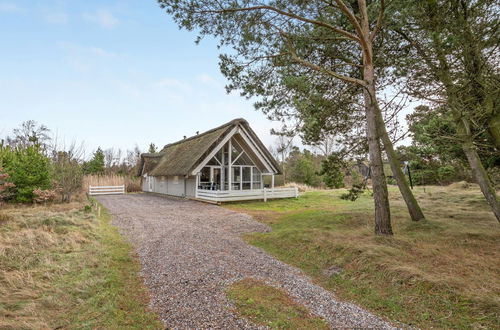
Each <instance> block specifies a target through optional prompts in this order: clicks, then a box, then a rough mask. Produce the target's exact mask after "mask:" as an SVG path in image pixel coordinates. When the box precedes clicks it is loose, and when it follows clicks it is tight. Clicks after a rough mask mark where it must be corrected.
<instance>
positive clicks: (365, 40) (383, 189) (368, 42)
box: [358, 0, 392, 235]
mask: <svg viewBox="0 0 500 330" xmlns="http://www.w3.org/2000/svg"><path fill="white" fill-rule="evenodd" d="M358 5H359V9H360V13H361V21H360V27H361V29H360V31H359V33H360V35H359V37H360V38H361V40H362V42H361V47H362V49H363V80H364V82H365V83H366V85H365V86H364V87H365V88H364V91H363V96H364V100H365V112H366V135H367V138H368V153H369V155H370V170H371V178H372V186H373V201H374V203H375V234H377V235H392V226H391V209H390V207H389V192H388V191H387V182H386V180H385V175H384V164H383V162H382V148H381V147H380V130H379V128H378V126H379V123H378V117H377V108H376V103H374V102H373V100H374V99H372V97H371V96H370V91H375V68H374V67H373V46H372V39H371V38H370V23H369V20H368V8H367V6H366V1H365V0H358Z"/></svg>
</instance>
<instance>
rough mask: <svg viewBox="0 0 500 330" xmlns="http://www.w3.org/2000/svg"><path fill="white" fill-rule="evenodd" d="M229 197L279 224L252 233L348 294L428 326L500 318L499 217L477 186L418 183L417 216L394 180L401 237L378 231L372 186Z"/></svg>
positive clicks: (252, 238)
mask: <svg viewBox="0 0 500 330" xmlns="http://www.w3.org/2000/svg"><path fill="white" fill-rule="evenodd" d="M344 192H345V190H334V191H314V192H308V193H304V194H303V195H301V197H300V198H298V199H286V200H285V199H282V200H274V201H269V202H268V203H263V202H247V203H238V204H228V205H226V207H228V208H231V209H235V210H239V211H243V212H246V213H249V214H251V215H253V216H254V217H255V218H256V219H257V220H259V221H262V222H265V223H267V224H269V225H270V226H271V227H272V229H273V230H272V231H271V232H269V233H254V234H249V235H246V236H245V239H246V240H247V241H248V242H249V243H250V244H253V245H255V246H258V247H261V248H262V249H264V250H266V251H267V252H269V253H270V254H272V255H274V256H276V257H277V258H278V259H281V260H282V261H284V262H287V263H289V264H291V265H294V266H297V267H299V268H301V269H302V270H304V271H305V272H306V273H307V274H309V275H310V276H311V277H312V278H313V279H314V280H315V281H316V282H317V283H318V284H320V285H322V286H324V287H325V288H327V289H329V290H332V291H333V292H334V293H335V294H336V295H337V296H338V297H339V298H340V299H343V300H348V301H353V302H355V303H357V304H359V305H361V306H363V307H365V308H367V309H369V310H371V311H373V312H374V313H375V314H377V315H380V316H383V317H385V318H386V319H388V320H392V321H397V322H402V323H404V324H407V325H412V326H418V327H421V328H430V327H435V328H471V327H472V328H498V327H500V322H499V319H500V316H499V315H498V311H500V263H499V260H500V245H499V242H500V226H499V224H498V222H497V221H496V219H495V218H494V216H493V214H492V213H491V212H490V211H489V207H488V205H487V204H486V202H485V201H484V199H483V197H482V195H481V194H480V192H479V190H478V189H477V188H474V187H472V188H459V187H458V188H453V189H452V188H450V187H426V188H425V189H424V188H422V187H418V188H416V189H415V193H416V196H417V198H418V200H419V201H420V204H421V206H422V208H423V210H424V212H425V214H426V217H427V220H426V221H424V222H421V223H414V222H412V221H411V220H410V219H409V216H408V214H407V212H406V208H405V205H404V203H403V201H402V199H401V197H400V195H399V193H398V191H397V189H396V188H395V187H391V191H390V194H391V212H392V221H393V229H394V237H380V236H375V235H374V234H373V227H374V224H373V204H372V199H371V197H370V195H369V194H368V193H365V194H364V195H363V196H362V197H361V198H360V199H359V200H357V201H356V202H350V201H344V200H341V199H340V198H339V196H340V195H341V194H342V193H344Z"/></svg>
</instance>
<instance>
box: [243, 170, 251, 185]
mask: <svg viewBox="0 0 500 330" xmlns="http://www.w3.org/2000/svg"><path fill="white" fill-rule="evenodd" d="M242 175H243V181H244V182H250V167H243V174H242Z"/></svg>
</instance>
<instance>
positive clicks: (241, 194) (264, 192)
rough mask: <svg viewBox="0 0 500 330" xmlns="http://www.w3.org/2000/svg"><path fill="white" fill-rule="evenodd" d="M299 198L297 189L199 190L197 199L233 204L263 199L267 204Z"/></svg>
mask: <svg viewBox="0 0 500 330" xmlns="http://www.w3.org/2000/svg"><path fill="white" fill-rule="evenodd" d="M292 197H299V190H298V188H297V187H291V188H264V189H251V190H231V191H229V190H205V189H198V190H197V191H196V198H199V199H206V200H209V201H213V202H232V201H246V200H255V199H257V200H258V199H262V200H264V202H266V201H267V200H268V199H273V198H292Z"/></svg>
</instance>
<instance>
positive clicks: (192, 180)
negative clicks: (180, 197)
mask: <svg viewBox="0 0 500 330" xmlns="http://www.w3.org/2000/svg"><path fill="white" fill-rule="evenodd" d="M186 196H188V197H195V196H196V176H190V177H188V178H187V179H186Z"/></svg>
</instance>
